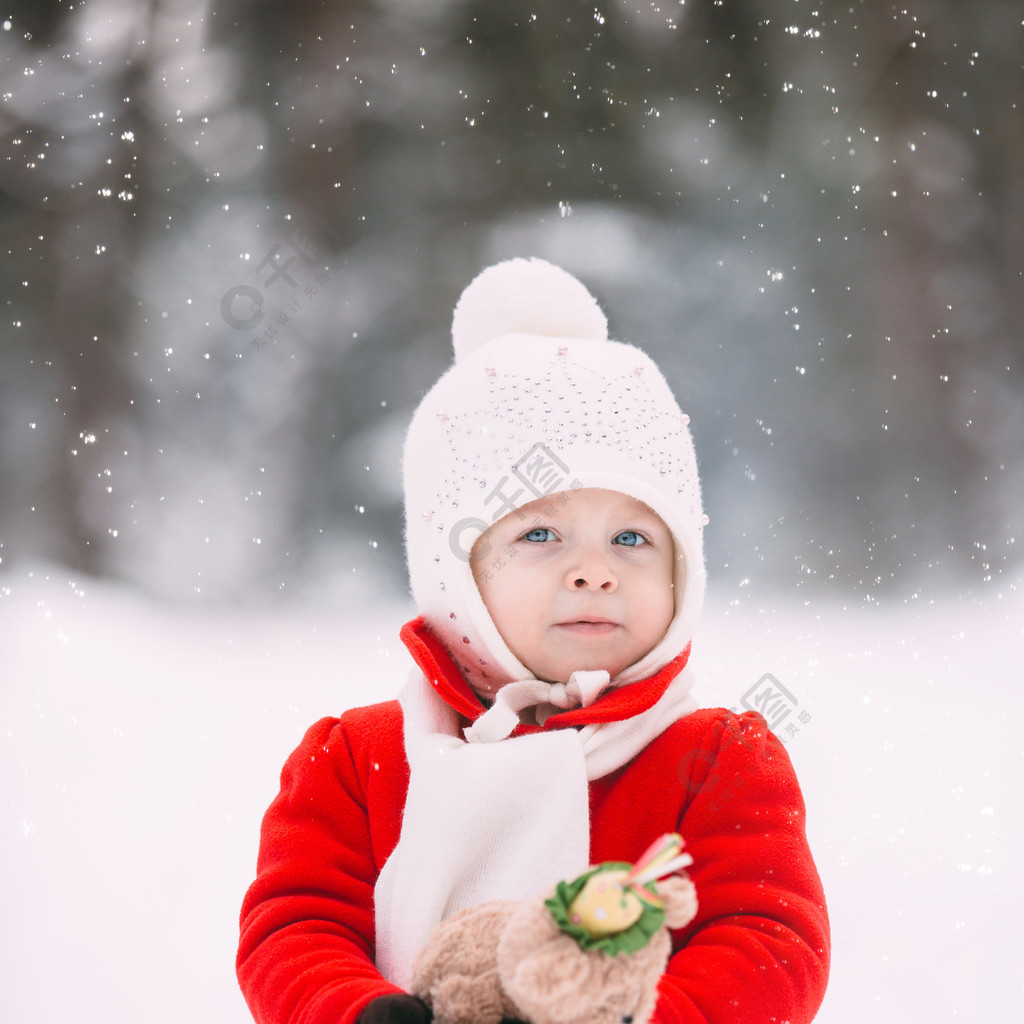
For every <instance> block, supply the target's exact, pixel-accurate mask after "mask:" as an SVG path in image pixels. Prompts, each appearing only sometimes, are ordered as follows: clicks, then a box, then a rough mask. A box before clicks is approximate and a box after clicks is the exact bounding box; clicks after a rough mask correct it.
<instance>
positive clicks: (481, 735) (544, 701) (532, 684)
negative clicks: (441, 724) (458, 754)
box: [463, 669, 611, 743]
mask: <svg viewBox="0 0 1024 1024" xmlns="http://www.w3.org/2000/svg"><path fill="white" fill-rule="evenodd" d="M610 685H611V677H610V676H609V675H608V673H607V672H606V671H605V670H604V669H592V670H581V671H578V672H573V674H572V675H571V676H569V681H568V682H565V683H545V682H543V681H541V680H540V679H520V680H517V681H516V682H512V683H506V684H505V685H504V686H503V687H502V688H501V689H500V690H499V691H498V695H497V696H496V697H495V698H494V703H493V704H492V705H491V706H490V707H489V708H488V709H487V710H486V711H485V712H484V713H483V714H482V715H481V716H480V717H479V718H478V719H477V720H476V721H475V722H474V723H473V724H472V725H471V726H469V727H468V728H467V729H465V730H464V733H463V735H464V736H465V737H466V739H467V740H468V741H469V742H470V743H492V742H494V741H496V740H503V739H505V738H506V737H507V736H508V735H510V734H511V733H512V731H513V730H514V729H515V727H516V726H517V725H519V721H520V718H519V715H520V713H521V712H522V711H525V710H526V709H527V708H530V707H532V708H533V709H534V714H535V716H536V718H537V723H538V724H539V725H543V724H544V723H545V722H546V721H547V720H548V718H550V717H551V716H552V715H554V714H557V713H558V712H559V711H568V710H569V709H570V708H588V707H590V705H591V704H593V703H594V701H595V700H597V698H598V697H600V696H601V694H602V693H604V691H605V690H607V689H608V688H609V686H610Z"/></svg>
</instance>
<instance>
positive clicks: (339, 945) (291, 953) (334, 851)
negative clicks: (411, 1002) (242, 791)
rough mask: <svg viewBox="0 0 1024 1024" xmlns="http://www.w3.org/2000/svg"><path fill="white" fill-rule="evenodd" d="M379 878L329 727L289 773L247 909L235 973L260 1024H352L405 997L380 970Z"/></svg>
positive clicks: (313, 735)
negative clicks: (394, 995) (388, 1000)
mask: <svg viewBox="0 0 1024 1024" xmlns="http://www.w3.org/2000/svg"><path fill="white" fill-rule="evenodd" d="M376 876H377V871H376V868H375V865H374V858H373V854H372V848H371V837H370V828H369V820H368V816H367V810H366V798H365V793H364V791H363V786H362V784H361V783H360V780H359V777H358V773H357V771H356V768H355V765H354V763H353V757H352V752H351V748H350V746H349V744H348V742H347V740H346V735H345V731H344V727H343V726H342V725H341V724H339V721H338V719H323V720H322V721H320V722H317V723H316V724H315V725H314V726H312V727H311V728H310V729H309V731H308V732H307V733H306V735H305V737H304V739H303V741H302V743H301V744H300V746H299V747H298V749H297V750H296V751H295V752H294V753H293V754H292V755H291V757H290V758H289V759H288V761H287V763H286V764H285V767H284V770H283V771H282V773H281V790H280V793H279V794H278V796H277V798H276V799H275V800H274V802H273V803H272V804H271V806H270V808H269V809H268V811H267V813H266V815H265V817H264V819H263V827H262V831H261V836H260V852H259V859H258V863H257V876H256V880H255V881H254V882H253V884H252V885H251V886H250V888H249V891H248V892H247V893H246V896H245V900H244V902H243V905H242V912H241V938H240V942H239V948H238V957H237V963H236V968H237V973H238V980H239V984H240V985H241V988H242V992H243V994H244V995H245V999H246V1002H247V1003H248V1004H249V1009H250V1010H251V1012H252V1015H253V1017H254V1018H255V1020H256V1021H257V1024H350V1022H352V1021H354V1020H355V1018H356V1017H357V1016H358V1014H359V1012H360V1011H361V1010H362V1008H363V1007H364V1006H365V1005H366V1004H367V1003H368V1002H369V1001H370V1000H371V999H373V998H374V997H375V996H379V995H383V994H384V993H387V992H398V991H400V990H399V989H397V988H395V986H394V985H392V984H390V983H389V982H387V981H385V980H384V978H383V977H381V975H380V973H379V972H378V971H377V969H376V967H375V966H374V963H373V952H374V947H373V934H374V926H373V887H374V882H375V880H376Z"/></svg>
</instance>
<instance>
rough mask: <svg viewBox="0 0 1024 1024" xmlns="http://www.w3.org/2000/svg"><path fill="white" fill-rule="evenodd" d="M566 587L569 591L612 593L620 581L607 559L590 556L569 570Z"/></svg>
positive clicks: (594, 555)
mask: <svg viewBox="0 0 1024 1024" xmlns="http://www.w3.org/2000/svg"><path fill="white" fill-rule="evenodd" d="M565 585H566V587H567V588H568V589H569V590H604V591H606V592H608V593H610V592H611V591H613V590H615V588H616V587H617V586H618V585H619V581H618V580H617V579H616V578H615V573H613V572H612V570H611V567H610V566H609V565H608V562H607V560H606V559H604V558H601V557H599V556H598V555H596V554H590V555H587V556H586V557H585V558H583V559H581V560H580V561H578V562H576V563H575V564H574V565H573V566H571V567H570V568H569V571H568V572H567V573H566V574H565Z"/></svg>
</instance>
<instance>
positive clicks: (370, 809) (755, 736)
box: [237, 620, 829, 1024]
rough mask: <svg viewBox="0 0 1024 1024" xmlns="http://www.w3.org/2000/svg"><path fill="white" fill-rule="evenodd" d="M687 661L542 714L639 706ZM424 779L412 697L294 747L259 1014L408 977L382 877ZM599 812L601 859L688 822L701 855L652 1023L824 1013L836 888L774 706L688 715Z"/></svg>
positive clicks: (451, 690)
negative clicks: (412, 760) (384, 935)
mask: <svg viewBox="0 0 1024 1024" xmlns="http://www.w3.org/2000/svg"><path fill="white" fill-rule="evenodd" d="M402 637H403V639H404V640H405V642H406V644H407V646H408V647H409V648H410V651H411V652H412V654H413V657H414V658H415V659H416V661H417V663H418V664H419V666H420V668H422V669H423V671H424V673H425V674H426V675H427V676H428V678H431V679H433V680H437V682H438V686H437V689H438V692H440V693H442V694H443V695H444V697H445V699H446V700H448V702H449V703H450V704H451V705H452V706H453V707H454V708H456V710H458V711H459V712H460V713H461V714H462V715H464V716H465V717H466V719H467V720H473V719H475V718H476V717H477V716H478V715H479V714H481V713H482V712H483V710H484V708H483V706H482V705H481V704H480V701H479V700H478V699H477V697H476V696H475V695H474V694H473V692H472V690H470V688H469V687H468V685H467V684H466V683H465V681H464V680H463V679H462V677H461V675H460V674H459V672H458V670H457V669H456V668H455V665H454V664H453V662H452V661H451V658H450V657H449V656H448V654H447V652H446V651H445V650H444V648H443V647H442V646H441V644H440V643H438V642H437V640H436V639H435V638H434V637H433V635H432V634H431V633H430V632H429V631H428V630H427V629H426V627H425V626H424V625H423V623H422V621H421V620H416V621H414V622H412V623H409V624H408V625H407V626H406V627H405V628H404V629H403V631H402ZM684 660H685V655H683V656H682V657H681V658H680V659H677V660H676V661H675V662H673V663H672V665H670V666H668V667H667V668H666V669H665V670H663V671H662V672H660V673H658V674H657V675H655V676H653V677H651V679H649V680H645V681H643V682H638V683H634V684H631V685H629V686H625V687H622V688H621V689H619V690H613V691H611V692H610V693H608V694H606V695H605V696H603V697H601V698H599V699H598V700H597V701H596V702H595V703H594V704H592V705H591V706H590V707H589V708H586V709H578V710H574V711H568V712H564V713H562V714H559V715H555V716H552V717H551V718H549V719H548V720H547V722H546V723H545V726H544V728H566V727H572V726H575V725H579V724H584V723H587V722H594V721H609V720H621V719H624V718H627V717H629V716H630V715H633V714H637V713H638V712H639V711H642V710H644V709H646V708H647V707H650V706H651V705H652V704H653V703H654V702H655V701H656V700H657V699H658V697H660V696H661V694H662V693H663V692H664V690H665V688H666V687H667V686H668V683H669V682H670V681H671V679H672V677H673V676H674V675H675V673H676V672H678V671H679V668H680V662H681V661H684ZM534 728H536V727H534ZM408 781H409V769H408V765H407V764H406V760H405V754H404V747H403V741H402V712H401V708H400V707H399V704H398V702H397V701H389V702H387V703H384V704H376V705H373V706H372V707H366V708H356V709H354V710H352V711H347V712H345V713H344V714H343V715H342V717H341V718H325V719H322V720H321V721H319V722H317V723H316V724H315V725H314V726H312V728H310V730H309V731H308V732H307V733H306V735H305V737H304V739H303V741H302V743H301V745H300V746H299V747H298V749H297V750H296V751H295V752H294V753H293V754H292V756H291V757H290V758H289V759H288V762H287V763H286V764H285V767H284V771H283V772H282V775H281V791H280V793H279V794H278V796H277V798H276V799H275V800H274V802H273V803H272V804H271V806H270V808H269V810H268V811H267V813H266V816H265V818H264V821H263V828H262V835H261V842H260V852H259V860H258V865H257V877H256V880H255V881H254V882H253V884H252V886H251V887H250V888H249V891H248V893H247V894H246V897H245V901H244V904H243V906H242V914H241V941H240V943H239V948H238V960H237V969H238V978H239V982H240V984H241V986H242V991H243V993H244V994H245V998H246V1001H247V1002H248V1004H249V1008H250V1010H251V1011H252V1014H253V1017H254V1018H255V1019H256V1021H257V1022H259V1024H351V1022H353V1021H354V1020H355V1019H356V1017H357V1016H358V1014H359V1012H360V1011H361V1010H362V1008H363V1007H364V1006H365V1005H366V1003H368V1002H369V1001H370V1000H371V999H372V998H374V997H375V996H378V995H381V994H383V993H385V992H394V991H397V989H396V988H395V987H394V986H393V985H391V984H390V983H389V982H387V981H385V980H384V979H383V978H382V977H381V975H380V974H379V973H378V972H377V970H376V968H375V967H374V963H373V956H374V923H373V889H374V884H375V883H376V880H377V876H378V874H379V873H380V870H381V867H382V866H383V865H384V862H385V861H386V860H387V858H388V856H389V855H390V853H391V851H392V850H393V849H394V847H395V845H396V843H397V842H398V836H399V832H400V829H401V823H402V810H403V807H404V804H405V794H406V788H407V786H408ZM590 812H591V815H590V859H591V861H592V862H594V863H596V862H598V861H605V860H619V861H633V860H636V859H637V858H638V857H639V856H640V855H641V854H642V853H643V852H644V849H645V848H646V847H647V846H648V844H649V843H650V842H651V841H652V839H654V838H655V837H657V836H658V835H660V834H662V833H664V832H672V831H678V832H680V833H681V834H682V835H683V837H684V839H685V841H686V850H687V852H688V853H690V854H691V856H692V857H693V865H692V867H691V868H689V869H688V870H689V873H690V876H691V878H692V879H693V882H694V884H695V885H696V887H697V896H698V901H699V910H698V913H697V917H696V918H695V919H694V920H693V921H692V922H691V923H690V924H689V925H688V926H687V927H686V928H684V929H682V930H680V931H679V932H677V933H675V934H674V936H673V938H674V955H673V957H672V959H671V960H670V961H669V965H668V968H667V970H666V973H665V975H664V976H663V977H662V979H661V984H660V990H659V1000H658V1004H657V1007H656V1010H655V1018H654V1024H760V1022H764V1024H768V1022H777V1021H789V1022H791V1024H804V1022H807V1021H810V1020H811V1019H812V1018H813V1017H814V1014H815V1012H816V1011H817V1009H818V1006H819V1005H820V1003H821V999H822V997H823V995H824V992H825V984H826V980H827V976H828V963H829V929H828V918H827V914H826V910H825V899H824V894H823V892H822V888H821V882H820V881H819V879H818V873H817V871H816V869H815V867H814V862H813V860H812V859H811V853H810V850H809V849H808V847H807V840H806V837H805V833H804V804H803V799H802V797H801V794H800V788H799V785H798V784H797V781H796V776H795V775H794V773H793V768H792V765H791V764H790V761H789V757H788V756H787V755H786V752H785V749H784V748H783V747H782V745H781V744H780V743H779V742H778V740H776V739H775V737H774V736H773V735H772V734H771V733H770V732H769V731H768V728H767V726H766V725H765V722H764V719H763V718H761V716H760V715H757V714H753V713H748V714H743V715H734V714H732V713H731V712H728V711H724V710H721V709H718V710H704V711H696V712H694V713H693V714H691V715H688V716H687V717H685V718H682V719H680V720H679V721H678V722H676V723H674V724H673V725H671V726H670V727H669V728H668V729H666V730H665V731H664V732H663V733H662V734H661V735H660V736H658V738H657V739H655V740H654V741H653V742H652V743H650V744H649V745H648V746H647V747H646V748H645V749H644V751H643V752H642V753H641V754H639V755H638V756H637V757H636V758H634V759H633V760H632V761H631V762H629V763H628V764H626V765H625V766H623V767H622V768H620V769H618V770H617V771H615V772H613V773H612V774H611V775H608V776H605V777H604V778H602V779H598V780H597V781H594V782H592V783H591V784H590Z"/></svg>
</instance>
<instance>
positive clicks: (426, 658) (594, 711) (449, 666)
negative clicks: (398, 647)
mask: <svg viewBox="0 0 1024 1024" xmlns="http://www.w3.org/2000/svg"><path fill="white" fill-rule="evenodd" d="M400 636H401V638H402V642H403V643H404V644H405V646H406V647H407V648H408V649H409V653H410V654H411V655H412V657H413V660H414V661H415V662H416V664H417V665H419V667H420V669H421V670H422V672H423V674H424V675H425V676H426V677H427V679H429V680H430V681H431V683H433V685H434V688H435V689H436V690H437V692H438V694H440V696H441V697H442V698H443V699H444V701H445V702H446V703H447V704H449V705H450V706H451V707H453V708H454V709H455V710H456V711H457V712H458V713H459V714H460V715H462V716H463V717H464V718H467V719H468V720H469V721H470V722H475V721H476V720H477V718H479V717H480V715H482V714H483V713H484V711H486V710H487V708H486V706H485V705H484V704H483V702H482V701H481V700H480V698H479V697H478V696H477V695H476V694H475V693H474V692H473V690H472V689H471V688H470V685H469V683H467V682H466V680H465V679H464V678H463V677H462V673H461V672H460V671H459V670H458V668H457V667H456V665H455V662H454V661H453V660H452V656H451V655H450V654H449V653H448V651H447V650H446V649H445V647H444V645H443V644H442V643H441V641H440V640H438V638H437V637H436V636H435V635H434V634H433V632H432V631H431V629H430V627H429V626H428V625H427V624H426V623H425V622H424V621H423V617H422V616H420V617H419V618H416V619H413V620H412V621H411V622H407V623H406V624H405V625H404V626H403V627H402V632H401V634H400ZM689 658H690V645H689V644H687V645H686V649H685V650H684V651H683V653H682V654H680V655H679V656H678V657H676V658H673V659H672V661H670V662H669V663H668V664H667V665H666V666H665V667H664V668H663V669H661V671H659V672H656V673H655V674H654V675H653V676H649V677H648V678H647V679H641V680H638V681H637V682H635V683H628V684H627V685H626V686H620V687H617V688H616V689H614V690H609V691H608V692H607V693H605V694H604V695H603V696H601V697H598V699H597V700H596V701H594V703H593V704H591V705H590V707H589V708H574V709H572V710H571V711H563V712H561V713H560V714H557V715H552V716H551V717H550V718H549V719H548V720H547V721H546V722H545V723H544V725H543V726H538V725H521V726H519V727H518V728H517V729H516V731H515V732H514V733H513V734H512V735H513V736H520V735H523V734H525V733H529V732H541V731H544V730H547V729H566V728H570V727H572V726H577V725H596V724H598V723H602V722H621V721H624V720H625V719H627V718H632V717H633V716H634V715H639V714H640V713H641V712H643V711H646V710H647V709H648V708H650V707H653V706H654V705H655V704H656V703H657V702H658V701H659V700H660V699H661V696H662V695H663V694H664V692H665V691H666V690H667V689H668V684H669V683H671V682H672V680H673V679H675V677H676V676H677V675H679V673H680V672H682V670H683V669H684V668H685V666H686V663H687V661H688V660H689Z"/></svg>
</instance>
